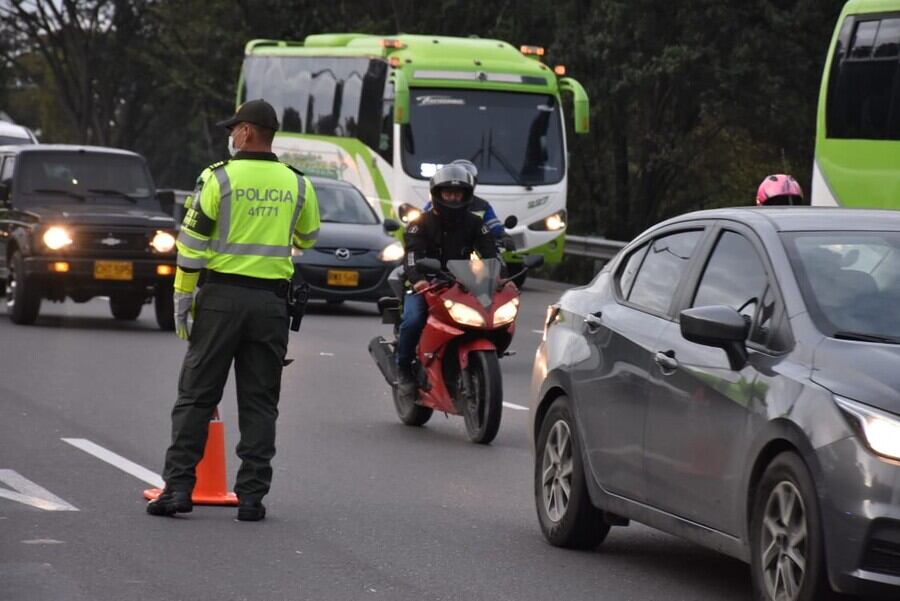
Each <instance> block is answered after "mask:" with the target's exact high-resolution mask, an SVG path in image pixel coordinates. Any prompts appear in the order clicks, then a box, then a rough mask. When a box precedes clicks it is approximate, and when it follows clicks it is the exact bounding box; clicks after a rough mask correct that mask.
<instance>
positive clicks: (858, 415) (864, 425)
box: [834, 396, 900, 460]
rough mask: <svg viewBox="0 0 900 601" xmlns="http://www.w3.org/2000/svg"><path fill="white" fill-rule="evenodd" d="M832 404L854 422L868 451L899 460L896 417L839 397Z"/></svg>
mask: <svg viewBox="0 0 900 601" xmlns="http://www.w3.org/2000/svg"><path fill="white" fill-rule="evenodd" d="M834 402H835V403H837V405H838V407H840V408H841V409H842V410H843V412H844V414H845V415H847V416H848V417H850V418H851V419H852V420H854V421H855V422H856V425H857V426H858V428H859V431H860V432H861V433H862V435H863V439H864V440H865V442H866V444H867V445H868V446H869V448H870V449H872V450H873V451H875V452H876V453H878V454H879V455H884V456H885V457H888V458H890V459H895V460H900V419H898V418H897V416H895V415H892V414H889V413H886V412H883V411H878V410H877V409H875V408H873V407H869V406H867V405H863V404H862V403H857V402H855V401H851V400H850V399H845V398H843V397H839V396H835V397H834Z"/></svg>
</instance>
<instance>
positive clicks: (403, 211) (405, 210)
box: [397, 202, 422, 224]
mask: <svg viewBox="0 0 900 601" xmlns="http://www.w3.org/2000/svg"><path fill="white" fill-rule="evenodd" d="M397 215H398V216H399V217H400V221H402V222H403V223H406V224H409V223H412V222H413V221H415V220H417V219H418V218H419V217H421V216H422V210H421V209H418V208H416V207H414V206H412V205H411V204H409V203H406V202H404V203H403V204H402V205H400V206H399V207H397Z"/></svg>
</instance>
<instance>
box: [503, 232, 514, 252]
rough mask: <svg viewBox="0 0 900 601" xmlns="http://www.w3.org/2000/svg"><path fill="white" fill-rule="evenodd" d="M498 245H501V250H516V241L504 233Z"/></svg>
mask: <svg viewBox="0 0 900 601" xmlns="http://www.w3.org/2000/svg"><path fill="white" fill-rule="evenodd" d="M500 245H501V246H503V250H506V251H509V252H512V251H514V250H516V241H515V240H513V239H512V236H510V235H508V234H507V235H505V236H503V238H501V239H500Z"/></svg>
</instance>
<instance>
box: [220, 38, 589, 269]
mask: <svg viewBox="0 0 900 601" xmlns="http://www.w3.org/2000/svg"><path fill="white" fill-rule="evenodd" d="M543 53H544V51H543V49H542V48H539V47H536V46H523V47H521V48H519V49H517V48H514V47H513V46H511V45H510V44H508V43H506V42H501V41H498V40H488V39H480V38H452V37H436V36H422V35H397V36H390V37H383V36H373V35H363V34H352V33H347V34H321V35H311V36H308V37H307V38H306V39H305V40H304V41H303V42H286V41H275V40H254V41H251V42H249V43H248V44H247V46H246V49H245V57H244V64H243V69H242V72H241V78H240V82H239V86H238V94H237V102H238V103H239V104H240V103H241V102H244V101H246V100H250V99H254V98H265V99H266V100H267V101H269V102H270V103H272V105H273V106H274V107H275V109H276V111H277V112H278V117H279V120H280V122H281V127H282V129H281V131H279V132H278V135H277V136H276V138H275V143H274V149H275V152H276V153H278V155H279V156H280V157H281V159H282V160H284V161H286V162H288V163H291V164H293V165H295V166H296V167H298V168H300V169H302V170H303V171H304V172H306V173H309V174H315V175H324V176H329V177H334V178H337V179H342V180H346V181H349V182H351V183H353V184H354V185H356V186H357V187H358V188H360V189H361V190H362V191H363V193H364V194H366V196H367V197H369V199H370V201H371V202H372V203H373V205H375V207H376V209H378V210H379V211H380V212H381V213H382V216H384V217H394V218H399V219H400V220H401V221H409V220H410V219H412V218H413V217H414V216H415V215H416V214H417V212H418V211H419V210H420V209H421V208H422V207H423V206H424V205H425V203H426V202H427V201H428V180H429V178H430V177H431V175H433V174H434V172H435V171H436V170H437V169H438V168H439V167H440V166H442V165H444V164H446V163H449V162H450V161H452V160H454V159H460V158H465V159H469V160H471V161H472V162H474V163H475V164H476V165H477V167H478V171H479V177H478V191H477V193H478V195H479V196H481V197H482V198H484V199H486V200H487V201H488V202H490V203H491V204H492V205H493V206H494V209H495V211H496V213H497V215H498V217H499V218H500V220H501V221H503V220H504V219H505V218H506V217H508V216H511V215H512V216H515V217H516V219H517V220H518V225H517V226H516V227H515V228H513V229H512V231H511V232H510V233H511V234H512V236H513V238H514V239H515V240H516V247H517V249H520V250H522V251H523V252H527V253H542V254H544V255H545V256H546V260H547V262H548V263H553V262H558V261H559V260H560V259H561V258H562V253H563V245H564V236H565V229H566V181H567V180H566V168H567V165H566V162H567V154H566V135H565V128H564V127H563V111H562V106H561V102H560V95H561V92H563V91H568V92H571V93H572V94H573V96H574V118H575V123H574V130H575V132H576V133H586V132H587V131H588V121H589V118H588V111H589V109H588V98H587V94H586V93H585V91H584V88H583V87H582V86H581V85H580V84H579V83H578V82H577V81H575V80H573V79H571V78H568V77H564V76H563V75H564V67H562V66H559V67H556V68H554V69H551V68H550V67H548V66H547V65H545V64H543V63H542V62H541V61H540V57H541V56H542V55H543ZM514 259H515V258H514Z"/></svg>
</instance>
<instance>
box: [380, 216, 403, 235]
mask: <svg viewBox="0 0 900 601" xmlns="http://www.w3.org/2000/svg"><path fill="white" fill-rule="evenodd" d="M382 226H383V227H384V231H386V232H387V233H391V232H396V231H397V230H399V229H400V222H399V221H396V220H394V219H385V220H384V223H383V224H382Z"/></svg>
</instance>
